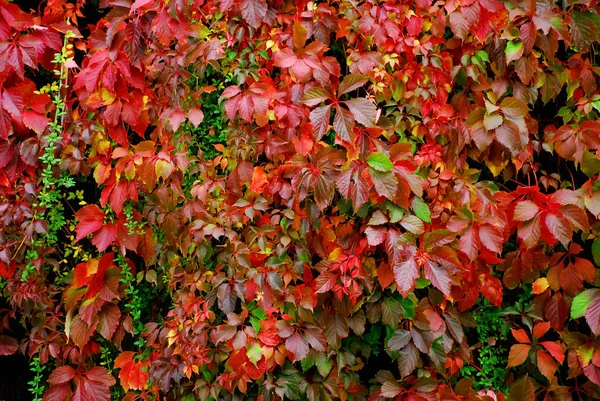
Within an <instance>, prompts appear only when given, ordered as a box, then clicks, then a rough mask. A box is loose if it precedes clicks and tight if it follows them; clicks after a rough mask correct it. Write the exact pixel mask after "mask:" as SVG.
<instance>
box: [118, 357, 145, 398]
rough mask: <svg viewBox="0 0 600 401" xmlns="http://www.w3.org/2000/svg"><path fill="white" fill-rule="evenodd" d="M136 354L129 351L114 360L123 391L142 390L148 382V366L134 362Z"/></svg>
mask: <svg viewBox="0 0 600 401" xmlns="http://www.w3.org/2000/svg"><path fill="white" fill-rule="evenodd" d="M135 355H136V354H135V353H134V352H131V351H125V352H122V353H120V354H119V356H117V357H116V358H115V368H116V369H121V371H120V372H119V380H120V382H121V386H122V387H123V390H125V391H129V390H144V389H145V388H146V384H147V382H148V372H147V371H146V370H147V367H148V365H147V364H146V363H144V362H141V361H136V360H135V359H134V356H135Z"/></svg>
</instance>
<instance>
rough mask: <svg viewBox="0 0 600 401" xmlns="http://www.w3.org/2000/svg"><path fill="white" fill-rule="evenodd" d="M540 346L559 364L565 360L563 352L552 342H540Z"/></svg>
mask: <svg viewBox="0 0 600 401" xmlns="http://www.w3.org/2000/svg"><path fill="white" fill-rule="evenodd" d="M540 345H541V346H542V347H544V348H546V350H547V351H548V352H549V353H550V355H552V357H553V358H554V359H556V360H557V361H558V362H559V363H563V361H564V360H565V352H564V351H563V349H562V348H561V346H560V345H559V344H557V343H555V342H552V341H542V342H540Z"/></svg>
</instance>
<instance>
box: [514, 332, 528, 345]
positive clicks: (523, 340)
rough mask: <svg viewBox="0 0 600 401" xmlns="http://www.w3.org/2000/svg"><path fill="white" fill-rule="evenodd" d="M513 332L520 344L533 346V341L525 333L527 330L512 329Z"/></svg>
mask: <svg viewBox="0 0 600 401" xmlns="http://www.w3.org/2000/svg"><path fill="white" fill-rule="evenodd" d="M510 331H511V332H512V335H513V337H514V338H515V339H516V340H517V341H518V342H520V343H524V344H531V341H530V340H529V336H528V335H527V333H526V332H525V330H523V329H518V330H515V329H511V330H510Z"/></svg>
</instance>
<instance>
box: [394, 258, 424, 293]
mask: <svg viewBox="0 0 600 401" xmlns="http://www.w3.org/2000/svg"><path fill="white" fill-rule="evenodd" d="M394 278H395V279H396V285H397V289H398V292H400V294H402V296H403V297H405V298H406V296H407V295H408V293H410V292H411V291H412V290H413V289H414V288H415V281H416V279H417V278H419V265H417V262H416V261H415V259H413V258H410V257H409V258H408V260H406V261H404V262H401V263H399V264H397V265H395V266H394Z"/></svg>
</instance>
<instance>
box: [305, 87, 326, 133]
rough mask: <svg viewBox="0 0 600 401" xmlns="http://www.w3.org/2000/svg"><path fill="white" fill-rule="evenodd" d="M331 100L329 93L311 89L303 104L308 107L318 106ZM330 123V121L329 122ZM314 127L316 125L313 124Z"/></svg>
mask: <svg viewBox="0 0 600 401" xmlns="http://www.w3.org/2000/svg"><path fill="white" fill-rule="evenodd" d="M329 98H331V94H330V93H329V91H327V90H326V89H323V88H310V89H308V90H307V91H306V93H304V97H303V98H302V103H304V104H305V105H307V106H310V107H312V106H316V105H318V104H321V103H323V102H324V101H326V100H327V99H329ZM327 122H328V123H329V121H327ZM313 125H314V124H313Z"/></svg>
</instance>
